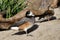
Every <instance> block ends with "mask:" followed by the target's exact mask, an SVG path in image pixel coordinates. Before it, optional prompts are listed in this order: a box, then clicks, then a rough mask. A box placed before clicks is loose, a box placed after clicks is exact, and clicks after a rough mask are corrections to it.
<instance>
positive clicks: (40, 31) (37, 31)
mask: <svg viewBox="0 0 60 40" xmlns="http://www.w3.org/2000/svg"><path fill="white" fill-rule="evenodd" d="M54 11H55V16H56V17H57V19H56V20H51V21H46V22H42V23H40V22H37V23H35V24H37V25H35V26H34V28H32V29H34V30H32V31H31V32H29V36H27V35H26V34H25V33H21V32H18V31H15V30H6V31H5V30H4V31H0V40H60V20H59V18H60V8H56V9H54ZM38 25H39V26H38Z"/></svg>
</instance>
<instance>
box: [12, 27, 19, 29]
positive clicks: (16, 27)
mask: <svg viewBox="0 0 60 40" xmlns="http://www.w3.org/2000/svg"><path fill="white" fill-rule="evenodd" d="M11 29H12V30H19V27H11Z"/></svg>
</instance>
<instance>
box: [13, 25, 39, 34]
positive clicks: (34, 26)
mask: <svg viewBox="0 0 60 40" xmlns="http://www.w3.org/2000/svg"><path fill="white" fill-rule="evenodd" d="M37 28H38V25H37V24H35V25H33V26H32V27H31V28H30V29H28V30H27V32H28V34H29V33H30V32H32V31H34V30H36V29H37ZM23 34H26V32H25V31H22V32H17V33H14V34H12V35H23Z"/></svg>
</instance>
